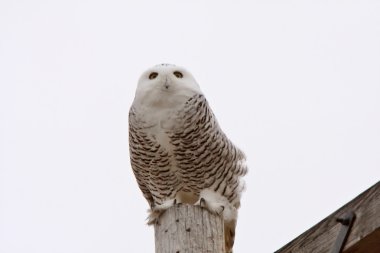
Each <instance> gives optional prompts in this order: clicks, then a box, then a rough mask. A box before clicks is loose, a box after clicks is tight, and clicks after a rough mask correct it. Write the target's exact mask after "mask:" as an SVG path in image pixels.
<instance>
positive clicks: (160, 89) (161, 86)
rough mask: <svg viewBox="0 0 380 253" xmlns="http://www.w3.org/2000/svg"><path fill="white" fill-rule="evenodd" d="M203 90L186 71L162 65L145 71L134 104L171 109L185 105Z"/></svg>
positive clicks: (173, 66)
mask: <svg viewBox="0 0 380 253" xmlns="http://www.w3.org/2000/svg"><path fill="white" fill-rule="evenodd" d="M200 93H201V90H200V88H199V85H198V84H197V82H196V81H195V79H194V77H193V76H192V75H191V74H190V72H188V71H187V70H186V69H184V68H182V67H178V66H175V65H169V64H161V65H157V66H154V67H153V68H150V69H148V70H147V71H145V72H144V73H143V74H142V75H141V77H140V79H139V82H138V85H137V90H136V97H135V101H134V103H138V104H140V105H146V106H161V107H170V106H176V105H179V104H183V103H184V102H186V101H187V100H188V99H189V98H190V97H192V96H194V95H195V94H200Z"/></svg>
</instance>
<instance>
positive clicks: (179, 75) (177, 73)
mask: <svg viewBox="0 0 380 253" xmlns="http://www.w3.org/2000/svg"><path fill="white" fill-rule="evenodd" d="M173 74H174V75H175V76H176V77H177V78H182V77H183V74H182V73H181V72H179V71H174V72H173Z"/></svg>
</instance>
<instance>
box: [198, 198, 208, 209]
mask: <svg viewBox="0 0 380 253" xmlns="http://www.w3.org/2000/svg"><path fill="white" fill-rule="evenodd" d="M199 205H200V206H201V207H202V208H205V207H206V200H205V199H204V198H201V199H200V201H199Z"/></svg>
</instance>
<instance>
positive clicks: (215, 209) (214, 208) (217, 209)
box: [194, 198, 224, 215]
mask: <svg viewBox="0 0 380 253" xmlns="http://www.w3.org/2000/svg"><path fill="white" fill-rule="evenodd" d="M194 205H199V206H200V207H202V208H206V209H207V210H209V211H210V212H211V213H214V214H217V215H221V214H222V213H223V211H224V206H223V205H220V203H213V202H211V201H206V200H205V199H204V198H200V199H199V200H198V201H197V202H196V203H195V204H194Z"/></svg>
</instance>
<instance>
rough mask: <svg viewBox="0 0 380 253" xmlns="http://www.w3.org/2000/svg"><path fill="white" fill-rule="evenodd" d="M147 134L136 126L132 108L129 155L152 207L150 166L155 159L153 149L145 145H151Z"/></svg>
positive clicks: (144, 193)
mask: <svg viewBox="0 0 380 253" xmlns="http://www.w3.org/2000/svg"><path fill="white" fill-rule="evenodd" d="M147 138H148V137H147V136H146V134H144V132H143V131H139V128H138V127H137V124H136V113H135V111H134V108H133V107H132V108H131V109H130V111H129V154H130V158H131V166H132V170H133V173H134V174H135V177H136V180H137V184H138V186H139V188H140V190H141V191H142V193H143V195H144V197H145V199H146V200H147V201H148V203H149V205H150V207H152V206H153V204H154V199H153V196H152V193H151V192H150V190H149V169H148V168H149V166H150V163H151V160H152V158H153V157H154V154H152V153H153V152H152V151H151V149H149V150H148V148H147V147H146V145H144V143H147V142H148V143H150V142H151V141H150V140H147Z"/></svg>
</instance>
